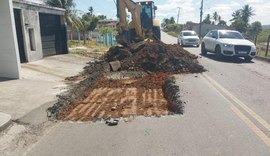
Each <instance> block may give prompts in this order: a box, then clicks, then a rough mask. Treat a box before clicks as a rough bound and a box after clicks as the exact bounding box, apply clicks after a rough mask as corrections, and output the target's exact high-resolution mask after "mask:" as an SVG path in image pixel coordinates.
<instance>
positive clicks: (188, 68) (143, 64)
mask: <svg viewBox="0 0 270 156" xmlns="http://www.w3.org/2000/svg"><path fill="white" fill-rule="evenodd" d="M197 58H198V57H197V56H196V55H193V54H190V53H189V52H188V51H186V50H185V49H183V48H182V47H181V46H179V45H177V44H173V45H170V44H165V43H163V42H158V41H142V42H140V43H137V44H134V45H132V46H130V47H119V46H116V47H112V48H110V50H109V51H108V53H107V54H106V55H105V60H106V61H108V62H111V61H116V60H118V61H120V62H121V66H122V70H144V71H150V72H180V73H186V72H190V73H198V72H203V71H204V68H203V66H201V65H199V63H198V61H197Z"/></svg>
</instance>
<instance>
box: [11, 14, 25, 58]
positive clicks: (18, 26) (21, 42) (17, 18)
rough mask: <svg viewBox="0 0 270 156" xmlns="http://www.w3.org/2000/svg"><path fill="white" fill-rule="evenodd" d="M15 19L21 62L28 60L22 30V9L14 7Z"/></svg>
mask: <svg viewBox="0 0 270 156" xmlns="http://www.w3.org/2000/svg"><path fill="white" fill-rule="evenodd" d="M13 11H14V19H15V25H16V34H17V41H18V48H19V54H20V61H21V63H24V62H26V56H25V49H24V39H23V32H22V20H21V10H19V9H14V10H13Z"/></svg>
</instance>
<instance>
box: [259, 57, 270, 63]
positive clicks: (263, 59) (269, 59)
mask: <svg viewBox="0 0 270 156" xmlns="http://www.w3.org/2000/svg"><path fill="white" fill-rule="evenodd" d="M255 59H257V60H260V61H265V62H269V63H270V58H269V57H261V56H256V57H255Z"/></svg>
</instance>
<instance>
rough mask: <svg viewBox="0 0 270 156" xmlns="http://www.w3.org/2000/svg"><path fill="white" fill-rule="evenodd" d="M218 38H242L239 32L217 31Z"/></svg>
mask: <svg viewBox="0 0 270 156" xmlns="http://www.w3.org/2000/svg"><path fill="white" fill-rule="evenodd" d="M219 38H230V39H244V37H243V36H242V35H241V34H240V33H239V32H233V31H221V32H219Z"/></svg>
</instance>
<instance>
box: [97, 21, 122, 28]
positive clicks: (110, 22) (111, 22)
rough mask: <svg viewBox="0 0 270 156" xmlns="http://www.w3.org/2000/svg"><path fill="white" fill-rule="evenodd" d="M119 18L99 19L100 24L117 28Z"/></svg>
mask: <svg viewBox="0 0 270 156" xmlns="http://www.w3.org/2000/svg"><path fill="white" fill-rule="evenodd" d="M117 23H118V20H99V21H98V25H102V26H106V27H111V28H113V29H116V27H117Z"/></svg>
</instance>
